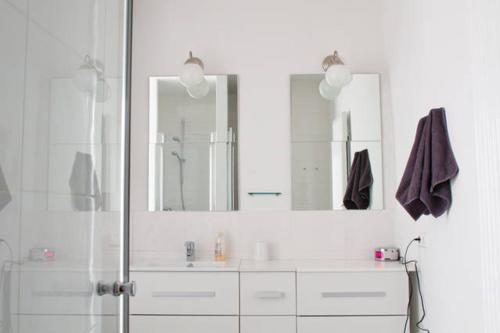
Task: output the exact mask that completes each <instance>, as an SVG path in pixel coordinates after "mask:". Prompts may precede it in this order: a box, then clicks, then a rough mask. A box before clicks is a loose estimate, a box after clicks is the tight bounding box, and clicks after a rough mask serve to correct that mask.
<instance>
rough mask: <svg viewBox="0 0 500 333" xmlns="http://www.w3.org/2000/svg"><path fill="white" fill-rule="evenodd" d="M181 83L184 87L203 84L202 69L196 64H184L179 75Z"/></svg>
mask: <svg viewBox="0 0 500 333" xmlns="http://www.w3.org/2000/svg"><path fill="white" fill-rule="evenodd" d="M179 78H180V81H181V83H182V84H183V85H184V86H185V87H186V88H190V87H194V86H196V85H199V84H201V83H203V81H204V80H205V76H204V73H203V68H201V66H200V65H198V64H196V63H186V64H184V66H182V70H181V74H180V75H179Z"/></svg>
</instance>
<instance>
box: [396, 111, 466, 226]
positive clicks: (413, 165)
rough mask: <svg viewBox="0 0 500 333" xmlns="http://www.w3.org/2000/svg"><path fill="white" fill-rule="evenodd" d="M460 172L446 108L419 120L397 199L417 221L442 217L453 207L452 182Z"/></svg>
mask: <svg viewBox="0 0 500 333" xmlns="http://www.w3.org/2000/svg"><path fill="white" fill-rule="evenodd" d="M457 173H458V164H457V161H456V160H455V156H454V155H453V151H452V149H451V144H450V139H449V137H448V130H447V127H446V115H445V110H444V108H440V109H433V110H431V112H430V113H429V115H428V116H426V117H424V118H422V119H420V121H419V122H418V127H417V134H416V136H415V142H414V143H413V148H412V150H411V153H410V158H409V159H408V163H407V164H406V169H405V172H404V174H403V178H402V179H401V183H400V185H399V188H398V191H397V192H396V199H397V200H398V201H399V203H400V204H401V205H402V206H403V207H404V208H405V209H406V211H407V212H408V213H409V214H410V215H411V217H413V219H414V220H417V219H418V218H419V217H420V216H422V215H429V214H432V215H433V216H434V217H439V216H441V215H442V214H443V213H444V212H446V211H447V210H448V208H450V205H451V185H450V180H451V179H453V178H454V177H455V176H456V175H457Z"/></svg>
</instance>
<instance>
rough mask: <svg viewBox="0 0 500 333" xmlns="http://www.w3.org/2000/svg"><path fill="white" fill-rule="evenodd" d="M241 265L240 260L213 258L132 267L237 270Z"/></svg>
mask: <svg viewBox="0 0 500 333" xmlns="http://www.w3.org/2000/svg"><path fill="white" fill-rule="evenodd" d="M239 266H240V262H239V260H229V261H226V262H224V261H213V260H210V259H209V260H196V261H180V260H179V261H177V260H174V261H162V260H160V261H156V260H155V261H147V262H141V263H136V264H135V265H133V266H132V267H130V270H131V271H137V272H140V271H143V272H154V271H163V272H183V271H184V272H188V271H200V272H211V271H228V272H237V271H238V269H239Z"/></svg>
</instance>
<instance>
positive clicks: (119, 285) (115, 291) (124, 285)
mask: <svg viewBox="0 0 500 333" xmlns="http://www.w3.org/2000/svg"><path fill="white" fill-rule="evenodd" d="M135 293H136V284H135V281H130V282H119V281H115V282H114V283H106V282H104V281H99V282H97V295H99V296H104V295H112V296H115V297H118V296H121V295H128V296H132V297H133V296H135Z"/></svg>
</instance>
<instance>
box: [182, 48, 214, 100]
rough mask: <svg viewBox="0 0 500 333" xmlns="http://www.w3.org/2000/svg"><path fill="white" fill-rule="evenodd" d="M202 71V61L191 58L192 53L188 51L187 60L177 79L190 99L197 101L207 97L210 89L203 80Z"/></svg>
mask: <svg viewBox="0 0 500 333" xmlns="http://www.w3.org/2000/svg"><path fill="white" fill-rule="evenodd" d="M204 70H205V66H204V65H203V61H201V59H200V58H197V57H193V52H191V51H189V58H188V59H187V60H186V61H185V62H184V66H182V70H181V73H180V75H179V79H180V81H181V83H182V84H183V85H184V87H186V90H187V92H188V94H189V96H191V97H192V98H195V99H199V98H203V97H205V96H207V95H208V91H209V90H210V87H209V85H208V82H207V80H206V79H205V73H204Z"/></svg>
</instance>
